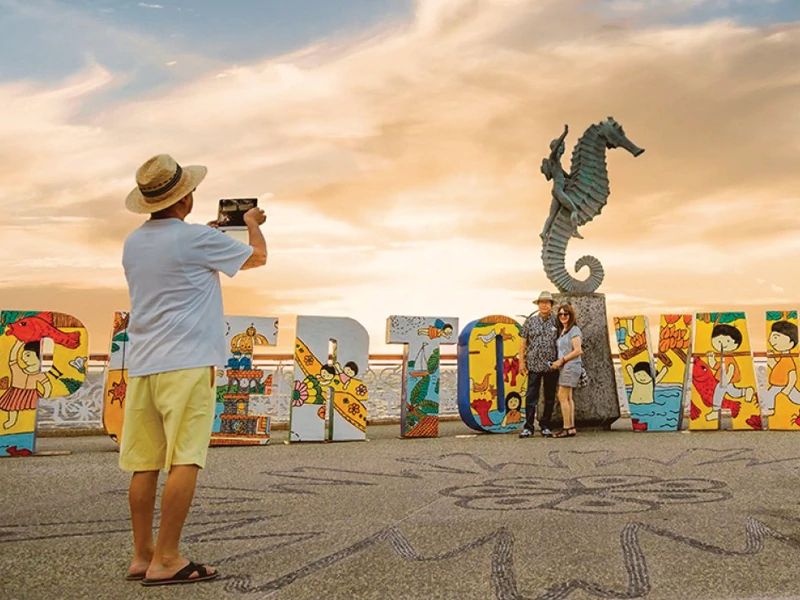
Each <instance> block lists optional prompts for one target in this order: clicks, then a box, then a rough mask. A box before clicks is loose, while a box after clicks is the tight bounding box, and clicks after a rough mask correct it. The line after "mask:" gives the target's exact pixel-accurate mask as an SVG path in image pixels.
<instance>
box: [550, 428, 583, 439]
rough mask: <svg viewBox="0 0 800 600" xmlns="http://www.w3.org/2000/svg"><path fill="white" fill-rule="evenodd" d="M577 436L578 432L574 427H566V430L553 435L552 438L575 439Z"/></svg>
mask: <svg viewBox="0 0 800 600" xmlns="http://www.w3.org/2000/svg"><path fill="white" fill-rule="evenodd" d="M576 435H578V431H577V430H576V429H575V428H574V427H567V428H566V429H562V430H561V431H559V432H557V433H554V434H553V437H554V438H568V437H575V436H576Z"/></svg>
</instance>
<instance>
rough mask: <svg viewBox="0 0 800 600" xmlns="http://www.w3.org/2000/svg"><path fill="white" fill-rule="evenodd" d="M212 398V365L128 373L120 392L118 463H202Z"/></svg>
mask: <svg viewBox="0 0 800 600" xmlns="http://www.w3.org/2000/svg"><path fill="white" fill-rule="evenodd" d="M215 401H216V388H215V386H214V368H213V367H198V368H195V369H182V370H179V371H167V372H165V373H156V374H154V375H145V376H143V377H131V378H130V381H129V382H128V390H127V394H126V397H125V417H124V420H123V422H122V442H121V444H120V451H119V466H120V468H121V469H122V470H123V471H158V470H159V469H164V470H165V471H169V469H170V467H171V466H172V465H197V466H198V467H200V468H202V467H204V466H205V464H206V453H207V452H208V443H209V441H210V440H211V428H212V427H213V425H214V402H215Z"/></svg>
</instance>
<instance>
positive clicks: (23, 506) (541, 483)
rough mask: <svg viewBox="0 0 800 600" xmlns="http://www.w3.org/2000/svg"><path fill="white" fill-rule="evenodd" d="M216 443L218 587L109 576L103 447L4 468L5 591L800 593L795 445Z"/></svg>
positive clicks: (79, 445)
mask: <svg viewBox="0 0 800 600" xmlns="http://www.w3.org/2000/svg"><path fill="white" fill-rule="evenodd" d="M398 430H399V426H396V425H395V426H382V427H372V426H371V427H370V429H369V434H370V438H371V440H370V441H369V442H362V443H343V444H325V445H323V444H315V445H293V446H288V445H284V444H282V443H281V439H282V438H283V437H284V436H283V435H282V434H281V433H280V432H279V433H278V434H277V436H276V440H275V441H274V442H273V445H271V446H269V447H266V448H218V449H213V450H212V451H211V452H210V459H209V465H208V469H207V470H206V471H205V472H204V473H203V474H202V476H201V487H200V488H199V490H198V495H197V498H196V500H195V504H194V507H193V511H192V513H191V515H190V518H189V522H188V523H187V527H186V530H185V534H186V539H185V551H186V554H187V555H189V556H190V557H191V558H193V559H196V560H202V561H207V562H210V563H212V564H215V565H217V566H218V567H219V568H220V570H221V571H222V572H223V573H224V578H221V579H220V580H218V581H216V582H213V583H204V584H196V585H191V586H180V587H179V588H172V589H167V588H162V589H151V590H145V589H143V588H142V587H141V586H139V585H138V584H137V583H127V582H124V581H123V579H122V576H123V573H124V570H125V568H126V561H127V559H128V551H129V543H130V542H129V537H130V536H129V533H128V521H127V499H126V488H127V478H126V476H125V475H124V474H122V473H121V472H119V471H118V470H117V468H116V457H117V455H116V453H115V451H114V445H113V443H111V442H110V441H108V440H107V439H105V438H100V437H93V438H47V439H42V440H40V449H41V450H65V449H66V450H71V451H72V454H70V455H68V456H52V457H40V458H30V459H22V458H20V459H4V460H0V482H1V485H0V598H4V599H12V598H20V599H27V598H31V599H33V598H36V599H39V598H115V599H119V598H142V597H148V598H241V599H242V600H246V599H249V598H258V599H262V598H270V599H276V600H280V599H289V598H291V599H297V600H304V599H320V598H326V599H328V598H337V599H338V598H342V599H351V598H376V599H378V598H380V599H384V598H398V599H414V598H420V599H423V598H424V599H430V598H443V599H449V598H453V599H464V598H478V599H484V598H486V599H495V598H496V599H504V600H513V599H523V598H524V599H534V598H542V599H544V598H547V599H553V600H555V599H558V598H575V599H586V598H639V597H646V598H653V599H656V598H658V599H662V598H663V599H667V598H709V599H711V598H715V599H716V598H786V597H800V576H798V572H799V571H800V568H798V566H799V565H800V485H798V472H799V471H798V469H800V437H798V436H797V435H796V434H792V433H780V432H772V433H770V432H754V433H733V432H722V433H692V434H688V433H675V434H632V433H628V432H623V431H613V432H590V433H582V434H581V435H580V436H579V437H577V438H575V439H568V440H552V439H551V440H545V439H542V438H539V437H535V438H533V439H528V440H519V439H517V438H516V437H514V436H510V435H505V436H499V435H498V436H490V435H484V436H470V437H461V435H462V434H468V433H469V431H468V430H466V429H465V428H464V427H463V426H462V425H460V424H458V423H445V424H443V426H442V437H440V438H438V439H428V440H425V439H417V440H400V439H397V437H396V436H397V433H398Z"/></svg>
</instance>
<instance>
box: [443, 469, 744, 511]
mask: <svg viewBox="0 0 800 600" xmlns="http://www.w3.org/2000/svg"><path fill="white" fill-rule="evenodd" d="M441 493H442V494H443V495H444V496H449V497H452V498H455V499H456V505H457V506H460V507H462V508H471V509H474V510H524V509H531V508H544V509H549V510H558V511H565V512H574V513H606V514H621V513H633V512H644V511H648V510H653V509H655V508H658V507H660V506H663V505H667V504H697V503H703V502H719V501H722V500H727V499H729V498H730V497H731V494H730V492H729V491H728V489H727V485H726V484H725V483H724V482H722V481H714V480H712V479H693V478H681V479H662V478H660V477H655V476H650V475H590V476H584V477H572V478H568V479H557V478H551V477H514V478H505V479H495V480H490V481H486V482H484V483H483V484H482V485H471V486H465V487H451V488H447V489H445V490H442V492H441Z"/></svg>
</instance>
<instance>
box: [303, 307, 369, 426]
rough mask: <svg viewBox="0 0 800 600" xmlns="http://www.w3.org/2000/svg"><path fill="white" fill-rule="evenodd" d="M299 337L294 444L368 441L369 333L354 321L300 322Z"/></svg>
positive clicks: (314, 319)
mask: <svg viewBox="0 0 800 600" xmlns="http://www.w3.org/2000/svg"><path fill="white" fill-rule="evenodd" d="M296 335H297V338H296V339H295V345H294V379H295V382H294V389H293V390H292V402H291V406H290V409H289V440H290V441H292V442H321V441H325V440H331V441H345V440H364V439H366V437H367V407H366V405H365V402H366V401H367V397H368V393H367V386H366V385H365V384H364V382H363V377H364V375H365V373H366V370H367V367H368V366H369V365H368V360H369V335H368V334H367V330H366V329H364V327H363V325H361V323H359V322H358V321H355V320H353V319H349V318H344V317H310V316H299V317H297V333H296ZM331 344H333V346H334V350H333V352H332V353H331V352H329V351H330V349H331Z"/></svg>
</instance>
